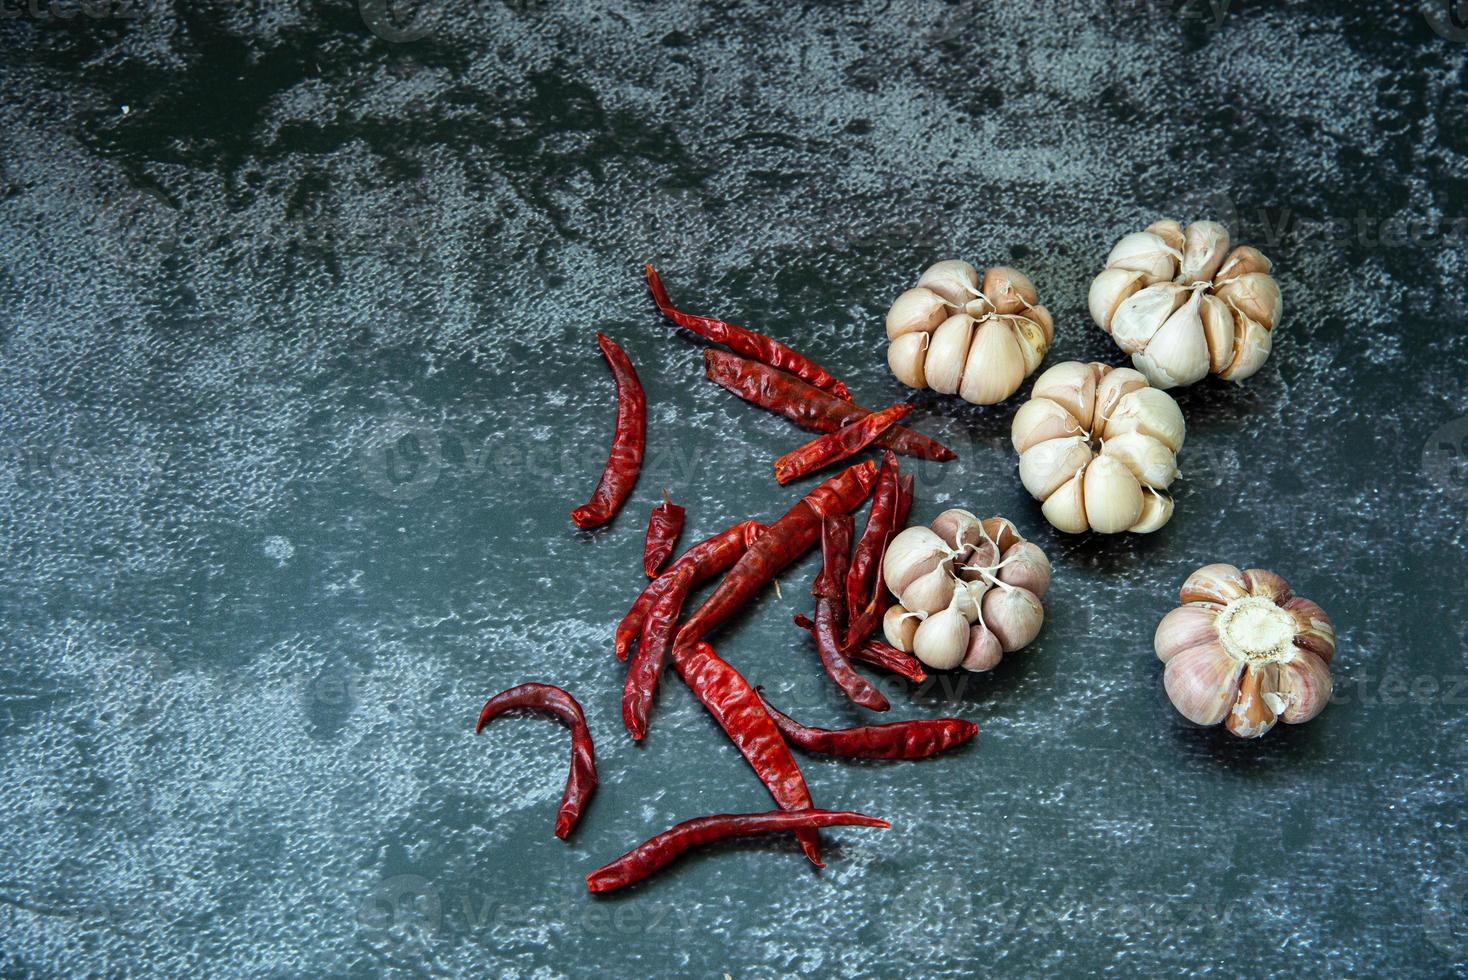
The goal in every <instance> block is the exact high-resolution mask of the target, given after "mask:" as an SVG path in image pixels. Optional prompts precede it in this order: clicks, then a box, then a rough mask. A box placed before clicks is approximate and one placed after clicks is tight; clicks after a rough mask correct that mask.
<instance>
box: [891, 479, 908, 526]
mask: <svg viewBox="0 0 1468 980" xmlns="http://www.w3.org/2000/svg"><path fill="white" fill-rule="evenodd" d="M899 485H900V486H901V487H902V496H901V497H899V498H898V503H897V516H896V517H895V518H893V520H892V533H893V535H898V534H901V533H902V531H903V529H904V528H906V527H907V515H909V514H911V513H912V490H913V476H912V474H911V473H904V474H902V479H901V481H900V483H899Z"/></svg>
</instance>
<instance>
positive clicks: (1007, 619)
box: [882, 299, 1050, 671]
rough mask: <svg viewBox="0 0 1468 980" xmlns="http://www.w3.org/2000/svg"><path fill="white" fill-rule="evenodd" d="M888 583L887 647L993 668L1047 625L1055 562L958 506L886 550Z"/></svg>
mask: <svg viewBox="0 0 1468 980" xmlns="http://www.w3.org/2000/svg"><path fill="white" fill-rule="evenodd" d="M1001 302H1002V299H1001ZM882 577H883V581H884V582H886V584H887V588H888V589H889V590H890V591H892V593H893V594H894V595H896V596H897V597H898V604H897V605H894V606H891V607H889V608H888V610H887V614H886V616H884V617H883V619H882V631H883V633H885V634H886V637H887V642H888V643H891V644H892V645H893V646H895V647H897V648H898V649H899V650H903V651H905V652H907V653H911V654H913V655H915V656H916V657H917V658H918V659H919V660H921V661H922V662H923V663H924V664H926V665H927V666H929V667H932V668H934V669H935V670H951V669H953V668H954V667H963V668H964V669H965V670H972V671H985V670H993V669H994V667H996V666H997V665H998V664H999V662H1000V660H1001V659H1003V657H1004V654H1006V653H1013V652H1014V651H1015V650H1018V649H1020V648H1021V647H1024V646H1027V645H1028V644H1029V643H1030V642H1032V641H1033V640H1034V639H1035V637H1036V635H1038V633H1039V632H1040V627H1041V625H1042V624H1043V623H1044V621H1045V609H1044V607H1043V606H1042V605H1041V603H1040V599H1041V597H1042V596H1044V594H1045V592H1046V590H1048V589H1049V587H1050V562H1049V560H1048V559H1047V558H1046V557H1045V553H1044V552H1043V551H1041V550H1040V549H1039V547H1037V546H1036V545H1035V544H1034V543H1033V542H1030V541H1026V540H1025V539H1024V538H1022V537H1020V536H1019V532H1018V531H1016V530H1015V527H1014V525H1013V524H1012V523H1011V522H1010V521H1008V520H1006V519H1005V518H1002V517H989V518H985V519H984V520H982V521H981V520H979V519H978V518H977V517H975V516H974V515H973V514H971V513H970V512H968V511H966V510H961V509H958V508H954V509H952V510H947V511H944V512H943V513H942V514H940V515H938V517H937V519H936V520H934V521H933V523H932V525H931V527H910V528H907V529H905V530H903V531H902V532H901V533H899V534H898V535H897V536H896V537H894V538H893V539H892V542H891V544H889V545H888V547H887V554H886V556H885V557H884V558H883V562H882Z"/></svg>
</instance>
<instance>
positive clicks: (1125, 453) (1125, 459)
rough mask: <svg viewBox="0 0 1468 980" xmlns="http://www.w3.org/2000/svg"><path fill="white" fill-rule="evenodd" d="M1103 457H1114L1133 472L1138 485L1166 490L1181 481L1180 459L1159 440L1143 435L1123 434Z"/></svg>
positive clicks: (1104, 450)
mask: <svg viewBox="0 0 1468 980" xmlns="http://www.w3.org/2000/svg"><path fill="white" fill-rule="evenodd" d="M1101 455H1103V456H1110V457H1112V458H1113V459H1115V460H1117V461H1118V462H1120V463H1121V464H1122V465H1123V466H1125V467H1126V468H1127V469H1129V470H1131V472H1132V476H1135V477H1136V478H1137V482H1138V483H1141V484H1143V485H1144V486H1149V487H1152V488H1154V489H1157V490H1166V489H1167V488H1168V487H1169V486H1171V485H1172V481H1173V480H1175V479H1177V476H1178V469H1177V456H1175V455H1174V454H1173V451H1172V450H1171V449H1168V448H1167V447H1166V446H1164V445H1163V444H1162V443H1161V442H1160V441H1159V440H1157V439H1154V438H1153V437H1152V436H1149V435H1146V434H1145V433H1141V432H1123V433H1122V434H1121V435H1119V436H1117V437H1116V438H1114V439H1107V440H1106V442H1105V443H1104V444H1103V445H1102V446H1101Z"/></svg>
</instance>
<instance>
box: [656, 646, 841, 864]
mask: <svg viewBox="0 0 1468 980" xmlns="http://www.w3.org/2000/svg"><path fill="white" fill-rule="evenodd" d="M673 666H674V667H675V668H677V671H678V674H679V676H680V677H682V678H683V682H684V683H685V684H687V685H688V689H689V690H691V691H692V692H693V693H694V695H695V696H696V697H697V698H698V700H699V702H700V703H702V704H703V706H704V707H705V708H707V709H708V712H709V714H711V715H713V716H714V721H716V722H718V723H719V727H720V728H722V729H723V730H724V734H726V735H728V736H729V740H730V741H731V742H733V743H734V745H735V747H736V748H738V749H739V751H740V753H741V754H743V756H744V758H745V759H746V760H747V761H748V762H749V765H750V767H751V768H753V769H754V771H755V774H756V775H758V776H759V778H760V781H761V782H762V783H764V784H765V788H766V789H768V790H769V791H770V795H771V796H773V797H774V798H775V802H776V803H778V804H779V805H780V809H782V810H809V809H810V808H811V807H812V806H813V805H814V804H812V803H811V798H810V790H809V789H807V788H806V785H805V777H804V776H802V775H801V774H800V767H799V766H797V765H796V764H795V757H794V756H793V755H791V754H790V747H789V746H788V745H786V744H785V739H784V738H783V737H781V735H780V729H778V728H776V727H775V723H774V722H773V721H772V720H771V719H770V715H769V712H767V711H765V706H764V705H763V704H761V703H760V699H759V695H758V694H755V693H754V688H752V687H750V686H749V682H748V681H746V680H745V679H744V676H743V675H742V674H740V673H739V671H737V670H735V669H734V668H733V667H731V666H730V665H729V664H728V663H727V662H726V661H725V660H724V659H723V658H722V657H720V656H719V655H718V654H717V653H715V652H714V648H713V647H711V646H709V645H708V644H707V643H702V642H699V643H694V644H690V645H687V646H676V645H675V646H674V647H673ZM797 836H798V837H799V838H800V846H801V847H802V848H804V849H805V855H806V857H808V858H810V860H811V863H812V864H814V865H815V866H816V867H818V868H821V867H825V865H824V864H822V863H821V844H820V837H819V836H818V835H817V834H816V832H815V831H813V830H805V831H801V832H800V833H799V834H798V835H797Z"/></svg>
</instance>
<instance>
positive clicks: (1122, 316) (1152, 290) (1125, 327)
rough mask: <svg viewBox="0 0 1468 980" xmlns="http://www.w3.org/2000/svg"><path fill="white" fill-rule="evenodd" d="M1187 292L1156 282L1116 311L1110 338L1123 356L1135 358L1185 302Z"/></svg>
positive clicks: (1132, 296)
mask: <svg viewBox="0 0 1468 980" xmlns="http://www.w3.org/2000/svg"><path fill="white" fill-rule="evenodd" d="M1188 292H1189V291H1188V289H1187V287H1185V286H1179V285H1178V284H1177V283H1175V282H1159V283H1154V284H1153V285H1150V286H1148V287H1147V288H1145V289H1141V290H1138V291H1137V292H1135V293H1133V294H1132V295H1131V296H1129V297H1127V298H1126V299H1125V300H1123V301H1122V302H1121V304H1120V305H1119V306H1117V308H1116V313H1115V314H1114V315H1113V316H1112V318H1111V338H1112V339H1113V340H1115V341H1116V346H1118V347H1120V348H1121V349H1122V352H1123V353H1126V354H1135V353H1136V352H1137V351H1139V350H1143V349H1145V348H1146V346H1147V345H1148V344H1149V343H1150V342H1151V340H1152V338H1153V336H1155V335H1156V333H1157V331H1159V330H1161V329H1162V325H1163V324H1164V323H1166V322H1167V320H1168V318H1169V317H1171V316H1172V315H1173V314H1174V313H1176V312H1177V311H1178V308H1179V307H1181V306H1182V305H1183V304H1184V303H1186V302H1187V301H1188Z"/></svg>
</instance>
